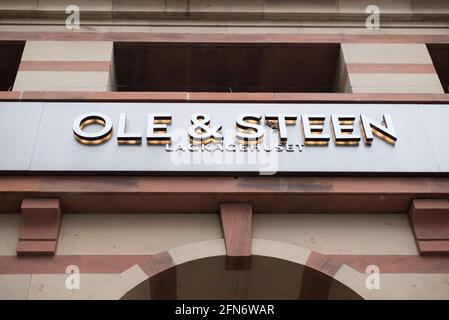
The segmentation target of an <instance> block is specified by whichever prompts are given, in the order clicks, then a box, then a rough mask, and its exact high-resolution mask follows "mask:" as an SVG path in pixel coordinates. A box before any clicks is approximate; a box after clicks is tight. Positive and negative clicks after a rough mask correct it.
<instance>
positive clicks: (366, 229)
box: [0, 214, 418, 255]
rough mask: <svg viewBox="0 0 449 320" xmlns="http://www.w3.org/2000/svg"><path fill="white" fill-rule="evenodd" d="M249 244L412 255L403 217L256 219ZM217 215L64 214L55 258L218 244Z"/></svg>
mask: <svg viewBox="0 0 449 320" xmlns="http://www.w3.org/2000/svg"><path fill="white" fill-rule="evenodd" d="M253 219H254V220H253V238H257V239H267V240H275V241H281V242H286V243H290V244H294V245H297V246H301V247H304V248H309V249H313V250H316V251H318V252H320V253H323V254H371V255H376V254H406V255H417V254H418V252H417V249H416V245H415V242H414V238H413V234H412V230H411V228H410V225H409V222H408V218H407V216H406V215H405V214H338V215H333V214H256V215H254V218H253ZM19 226H20V215H18V214H3V215H0V255H15V254H16V252H15V250H16V245H17V238H18V230H19ZM222 237H223V235H222V230H221V224H220V219H219V216H218V215H217V214H189V215H186V214H65V215H63V218H62V223H61V229H60V236H59V242H58V248H57V254H58V255H113V254H117V255H119V254H136V255H137V254H156V253H159V252H161V251H164V250H167V249H170V248H174V247H177V246H181V245H183V244H187V243H193V242H198V241H204V240H213V239H220V238H222Z"/></svg>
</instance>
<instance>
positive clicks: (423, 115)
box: [0, 102, 449, 175]
mask: <svg viewBox="0 0 449 320" xmlns="http://www.w3.org/2000/svg"><path fill="white" fill-rule="evenodd" d="M447 123H449V108H447V107H446V106H436V105H432V106H431V105H384V104H378V105H374V104H234V103H232V104H231V103H229V104H206V103H202V104H200V103H8V102H4V103H1V104H0V134H1V136H0V147H1V150H2V154H3V155H2V157H1V158H0V170H1V171H3V172H30V173H46V174H47V173H65V174H71V173H89V174H95V173H110V174H115V173H117V174H122V173H125V174H126V173H128V174H161V175H164V174H198V173H207V174H232V175H236V174H268V175H269V174H280V175H282V174H293V175H301V174H348V175H354V174H361V175H369V174H413V175H421V174H441V173H448V172H449V151H446V150H447V149H448V147H447V146H446V142H445V139H444V136H446V137H449V128H448V126H447V125H446V124H447ZM446 131H447V132H446Z"/></svg>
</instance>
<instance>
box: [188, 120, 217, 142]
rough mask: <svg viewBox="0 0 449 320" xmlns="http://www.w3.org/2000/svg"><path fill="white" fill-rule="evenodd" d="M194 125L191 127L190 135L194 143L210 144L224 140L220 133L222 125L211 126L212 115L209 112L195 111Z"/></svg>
mask: <svg viewBox="0 0 449 320" xmlns="http://www.w3.org/2000/svg"><path fill="white" fill-rule="evenodd" d="M191 122H192V125H191V126H190V128H189V137H190V141H191V142H192V143H202V144H208V143H210V142H219V141H222V140H223V135H222V134H221V133H220V131H221V125H216V126H215V127H212V128H211V127H210V126H209V125H210V117H209V115H208V114H207V113H195V114H194V115H192V118H191Z"/></svg>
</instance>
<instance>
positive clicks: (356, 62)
mask: <svg viewBox="0 0 449 320" xmlns="http://www.w3.org/2000/svg"><path fill="white" fill-rule="evenodd" d="M341 63H342V64H343V63H344V65H345V68H344V69H343V71H341V73H340V74H341V80H340V83H341V85H340V90H339V91H340V92H353V93H433V94H437V93H444V90H443V87H442V85H441V82H440V80H439V78H438V75H437V73H436V71H435V68H434V66H433V63H432V59H431V58H430V54H429V51H428V50H427V47H426V45H425V44H422V43H419V44H418V43H416V44H415V43H401V44H398V43H342V45H341Z"/></svg>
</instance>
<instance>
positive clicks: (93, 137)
mask: <svg viewBox="0 0 449 320" xmlns="http://www.w3.org/2000/svg"><path fill="white" fill-rule="evenodd" d="M91 124H100V125H102V126H103V129H101V130H100V131H98V132H94V133H89V132H86V131H84V128H85V127H87V126H88V125H91ZM73 133H74V134H75V138H76V140H78V141H79V142H81V143H83V144H101V143H103V142H105V141H107V140H109V139H110V138H111V135H112V134H111V133H112V120H111V118H110V117H109V116H107V115H105V114H103V113H97V112H91V113H85V114H83V115H81V116H79V117H78V118H76V119H75V121H74V122H73Z"/></svg>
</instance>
